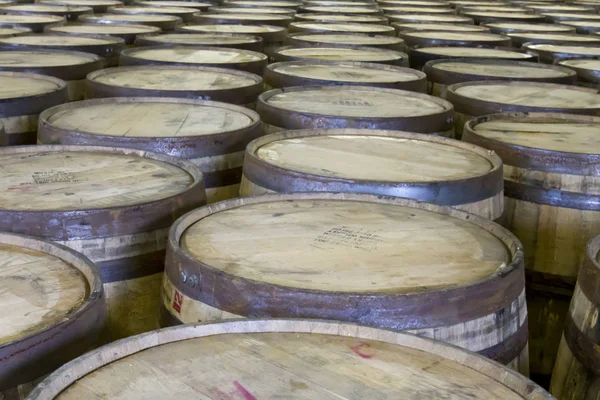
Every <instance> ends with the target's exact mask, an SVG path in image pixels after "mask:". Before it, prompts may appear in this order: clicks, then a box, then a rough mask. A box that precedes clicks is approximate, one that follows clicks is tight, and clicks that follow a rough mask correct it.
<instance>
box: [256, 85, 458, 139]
mask: <svg viewBox="0 0 600 400" xmlns="http://www.w3.org/2000/svg"><path fill="white" fill-rule="evenodd" d="M257 111H258V113H259V114H260V117H261V119H262V121H263V123H264V128H265V132H266V133H274V132H279V131H281V130H288V129H327V128H355V129H390V130H404V131H410V132H420V133H435V134H438V135H441V136H451V135H452V115H453V109H452V104H450V103H448V102H447V101H445V100H443V99H440V98H437V97H433V96H428V95H426V94H422V93H415V92H409V91H405V90H396V89H383V88H376V87H367V86H306V87H292V88H285V89H274V90H270V91H268V92H265V93H263V94H261V95H260V96H259V98H258V103H257Z"/></svg>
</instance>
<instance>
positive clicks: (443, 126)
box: [256, 85, 453, 133]
mask: <svg viewBox="0 0 600 400" xmlns="http://www.w3.org/2000/svg"><path fill="white" fill-rule="evenodd" d="M305 88H310V89H319V90H331V89H332V88H349V89H360V88H363V89H368V90H373V91H394V93H396V92H395V90H397V89H383V88H373V87H369V86H345V85H340V86H308V87H292V88H285V92H287V93H289V92H292V91H302V90H304V89H305ZM282 92H283V89H274V90H269V91H267V92H264V93H262V94H261V95H260V96H259V97H258V101H257V106H256V111H257V112H258V113H259V114H260V117H261V120H262V121H263V122H264V123H265V124H268V125H273V126H277V127H282V128H284V129H285V130H294V129H323V128H330V129H331V128H354V129H383V130H403V131H412V132H419V133H438V132H444V131H448V130H451V129H452V114H453V109H452V108H449V109H447V110H446V111H444V112H441V113H438V114H429V115H425V116H417V117H398V118H393V117H391V118H368V117H336V116H327V115H325V114H309V113H302V112H297V111H293V110H285V109H282V108H277V107H273V106H271V105H269V104H268V102H267V101H268V99H269V98H270V97H272V96H274V95H276V94H279V93H282ZM399 92H403V93H405V94H406V95H408V96H415V97H427V98H428V99H431V100H432V101H437V102H438V103H439V104H443V105H445V106H448V105H450V104H449V103H447V102H446V101H444V100H442V99H438V98H435V97H433V96H428V95H425V94H422V93H415V92H408V91H399ZM440 100H441V101H440Z"/></svg>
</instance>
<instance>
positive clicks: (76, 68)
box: [0, 50, 104, 143]
mask: <svg viewBox="0 0 600 400" xmlns="http://www.w3.org/2000/svg"><path fill="white" fill-rule="evenodd" d="M103 66H104V60H102V59H101V58H100V57H98V56H97V55H95V54H91V53H83V52H79V51H60V50H59V51H57V50H31V51H21V50H15V51H0V71H12V72H31V73H34V74H40V75H48V76H53V77H55V78H59V79H62V80H63V81H65V82H66V84H67V91H68V101H75V100H81V99H83V95H84V91H85V77H86V75H87V74H88V73H90V72H92V71H96V70H99V69H101V68H103ZM33 143H35V142H33Z"/></svg>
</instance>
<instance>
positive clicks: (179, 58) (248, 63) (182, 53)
mask: <svg viewBox="0 0 600 400" xmlns="http://www.w3.org/2000/svg"><path fill="white" fill-rule="evenodd" d="M183 35H185V34H183ZM267 63H268V60H267V56H266V55H264V54H263V53H258V52H256V51H250V50H241V49H234V48H224V47H208V46H200V47H194V46H143V47H134V48H131V49H127V50H123V51H122V52H121V56H120V58H119V65H121V66H132V65H183V66H206V67H219V68H228V69H229V68H231V69H235V70H240V71H247V72H252V73H253V74H257V75H262V72H263V69H264V68H265V67H266V66H267Z"/></svg>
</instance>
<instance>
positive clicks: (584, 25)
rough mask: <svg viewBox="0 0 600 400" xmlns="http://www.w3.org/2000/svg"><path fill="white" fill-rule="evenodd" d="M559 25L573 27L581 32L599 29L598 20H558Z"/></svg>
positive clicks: (599, 23)
mask: <svg viewBox="0 0 600 400" xmlns="http://www.w3.org/2000/svg"><path fill="white" fill-rule="evenodd" d="M560 25H562V26H568V27H574V28H575V29H577V32H582V33H590V32H598V31H600V21H560Z"/></svg>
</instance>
